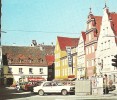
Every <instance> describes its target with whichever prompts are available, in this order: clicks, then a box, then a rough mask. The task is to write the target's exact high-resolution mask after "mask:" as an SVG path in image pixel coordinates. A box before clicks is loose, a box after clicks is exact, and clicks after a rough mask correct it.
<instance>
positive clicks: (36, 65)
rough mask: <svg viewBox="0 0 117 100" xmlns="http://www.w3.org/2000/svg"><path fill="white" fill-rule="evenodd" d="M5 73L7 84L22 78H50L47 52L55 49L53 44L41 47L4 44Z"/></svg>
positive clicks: (5, 82) (14, 82) (12, 83)
mask: <svg viewBox="0 0 117 100" xmlns="http://www.w3.org/2000/svg"><path fill="white" fill-rule="evenodd" d="M2 50H3V75H4V84H5V85H14V84H16V82H17V81H18V82H19V81H20V80H21V79H26V78H30V77H33V78H37V77H38V78H39V77H40V78H44V79H45V80H47V78H48V66H47V61H46V58H45V56H46V54H49V53H50V51H52V50H54V48H53V47H52V46H44V48H43V50H42V49H41V50H40V47H30V46H29V47H26V46H3V47H2Z"/></svg>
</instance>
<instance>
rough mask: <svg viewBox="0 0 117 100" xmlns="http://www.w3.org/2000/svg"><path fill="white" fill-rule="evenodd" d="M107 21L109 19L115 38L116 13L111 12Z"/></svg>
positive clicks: (116, 31)
mask: <svg viewBox="0 0 117 100" xmlns="http://www.w3.org/2000/svg"><path fill="white" fill-rule="evenodd" d="M109 19H111V20H112V21H111V28H112V30H113V31H114V33H115V35H116V36H117V13H115V12H113V13H112V12H111V13H110V14H109Z"/></svg>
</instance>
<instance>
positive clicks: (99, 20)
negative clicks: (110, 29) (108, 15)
mask: <svg viewBox="0 0 117 100" xmlns="http://www.w3.org/2000/svg"><path fill="white" fill-rule="evenodd" d="M94 18H95V21H96V26H95V27H96V29H97V31H98V35H99V33H100V26H101V22H102V17H101V16H94Z"/></svg>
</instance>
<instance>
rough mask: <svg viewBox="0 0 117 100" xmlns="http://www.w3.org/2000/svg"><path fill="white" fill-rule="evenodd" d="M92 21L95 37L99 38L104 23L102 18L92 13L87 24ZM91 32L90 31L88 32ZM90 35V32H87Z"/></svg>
mask: <svg viewBox="0 0 117 100" xmlns="http://www.w3.org/2000/svg"><path fill="white" fill-rule="evenodd" d="M91 21H92V28H91V30H92V29H96V30H94V36H96V37H98V36H99V34H100V28H101V22H102V16H94V15H93V14H92V13H91V14H89V15H88V21H87V23H89V22H91ZM88 31H89V30H88ZM86 33H89V32H86Z"/></svg>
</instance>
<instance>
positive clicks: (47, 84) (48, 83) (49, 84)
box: [43, 82, 52, 86]
mask: <svg viewBox="0 0 117 100" xmlns="http://www.w3.org/2000/svg"><path fill="white" fill-rule="evenodd" d="M43 86H52V84H51V83H50V82H47V83H45V84H44V85H43Z"/></svg>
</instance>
